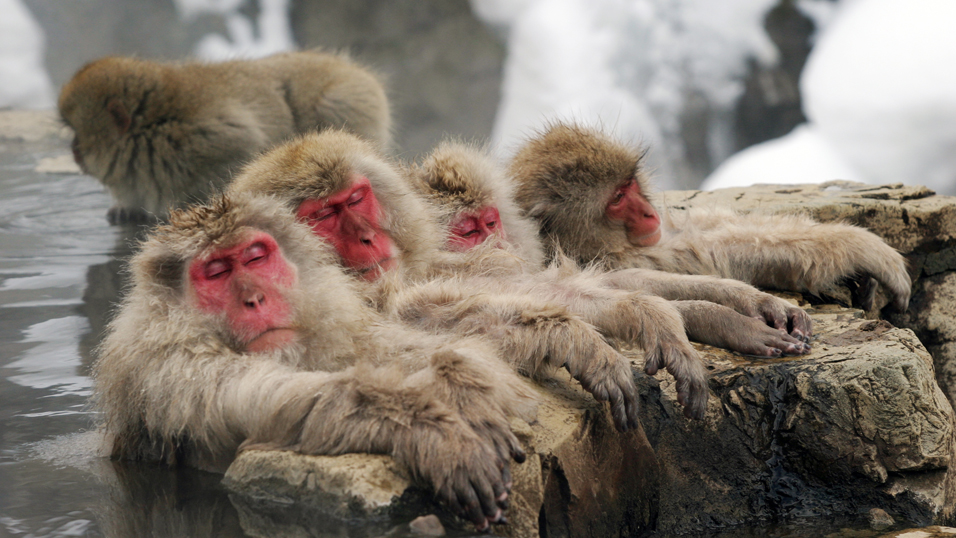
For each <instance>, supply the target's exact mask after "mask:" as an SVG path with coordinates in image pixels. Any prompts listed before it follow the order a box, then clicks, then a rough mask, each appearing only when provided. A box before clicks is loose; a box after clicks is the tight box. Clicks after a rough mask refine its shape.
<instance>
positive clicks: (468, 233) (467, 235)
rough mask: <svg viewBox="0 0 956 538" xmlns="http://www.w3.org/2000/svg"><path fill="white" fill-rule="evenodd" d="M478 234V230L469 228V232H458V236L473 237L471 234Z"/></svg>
mask: <svg viewBox="0 0 956 538" xmlns="http://www.w3.org/2000/svg"><path fill="white" fill-rule="evenodd" d="M477 234H478V230H469V231H467V232H458V236H459V237H471V236H473V235H477Z"/></svg>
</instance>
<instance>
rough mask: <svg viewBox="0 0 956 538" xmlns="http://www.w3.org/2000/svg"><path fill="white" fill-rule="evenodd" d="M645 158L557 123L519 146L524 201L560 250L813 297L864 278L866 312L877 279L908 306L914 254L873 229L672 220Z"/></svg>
mask: <svg viewBox="0 0 956 538" xmlns="http://www.w3.org/2000/svg"><path fill="white" fill-rule="evenodd" d="M641 158H642V153H641V152H640V151H638V150H636V149H634V148H631V147H629V146H626V145H624V144H621V143H619V142H617V141H615V140H613V139H612V138H610V137H608V136H606V135H604V134H603V133H601V132H600V131H598V130H595V129H588V128H585V127H581V126H577V125H568V124H555V125H552V126H550V127H548V128H547V129H545V131H544V132H543V133H541V134H540V135H539V136H536V137H534V138H532V139H531V140H530V141H528V143H527V144H526V145H525V146H524V147H523V148H521V149H520V150H519V151H518V153H517V154H516V155H515V157H514V159H513V160H512V162H511V164H510V170H509V171H510V174H511V175H512V176H513V177H514V180H515V182H516V184H517V187H516V199H517V201H518V205H519V206H520V207H521V208H522V210H523V211H524V213H525V214H526V215H527V216H529V217H531V218H532V219H534V220H535V221H536V222H537V223H538V226H539V227H540V235H541V238H542V239H543V240H544V243H545V246H546V248H547V249H548V251H549V252H550V253H551V255H554V253H556V252H558V250H560V251H561V252H564V253H565V254H567V255H569V256H571V257H573V258H574V259H575V260H577V261H578V262H579V263H580V264H582V265H589V264H595V263H596V264H600V265H601V266H602V267H605V268H607V269H623V268H630V267H637V268H646V269H658V270H662V271H667V272H671V273H683V274H692V275H715V276H720V277H724V278H732V279H737V280H741V281H744V282H747V283H749V284H753V285H755V286H757V287H761V288H772V289H778V290H789V291H801V292H803V291H806V292H810V293H813V294H819V293H821V292H827V291H829V290H831V289H832V288H833V287H835V286H836V285H838V284H839V283H840V282H841V281H843V280H844V279H847V278H862V284H863V285H862V286H861V287H860V293H858V297H857V299H858V300H859V304H860V305H861V306H862V307H863V308H864V309H865V310H870V309H871V307H872V305H873V301H874V296H875V293H876V290H877V286H876V283H877V282H879V284H882V286H883V287H884V288H885V289H886V291H887V293H888V295H889V296H890V300H891V302H892V304H893V305H894V306H895V307H896V308H898V309H900V310H905V309H906V307H907V305H908V303H909V297H910V285H911V282H910V277H909V275H908V274H907V271H906V263H905V260H904V259H903V257H902V256H901V255H900V254H899V253H898V252H896V251H895V250H894V249H893V248H891V247H890V246H889V245H887V244H886V243H885V242H884V241H883V240H882V239H880V238H879V237H877V236H876V235H874V234H873V233H871V232H869V231H867V230H864V229H862V228H859V227H856V226H851V225H847V224H841V223H820V222H816V221H814V220H813V219H810V218H808V217H805V216H797V215H767V214H759V213H749V214H737V213H731V212H719V211H709V212H706V211H693V210H691V211H687V212H686V213H685V214H683V215H681V216H680V218H678V217H677V216H675V215H666V216H667V217H668V218H666V219H663V220H662V219H661V216H660V214H659V213H658V211H657V210H656V209H655V207H654V205H653V204H652V202H651V198H650V196H649V182H648V179H647V177H646V175H645V173H644V172H643V170H641Z"/></svg>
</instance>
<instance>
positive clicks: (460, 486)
mask: <svg viewBox="0 0 956 538" xmlns="http://www.w3.org/2000/svg"><path fill="white" fill-rule="evenodd" d="M433 382H434V372H433V371H432V370H431V369H423V370H420V371H419V372H417V373H414V374H412V375H407V374H406V373H404V372H402V371H400V370H399V369H398V368H389V367H378V368H372V367H365V366H357V367H353V368H350V369H348V370H345V371H343V372H339V373H334V374H328V375H327V376H326V378H325V379H324V380H323V382H322V383H321V384H320V385H318V386H315V387H313V389H312V390H311V391H310V393H309V396H310V397H309V398H308V400H307V402H303V403H305V404H306V409H305V413H304V414H303V413H301V412H299V410H297V409H295V405H293V406H292V407H284V408H283V409H282V412H281V413H280V414H279V416H278V420H275V421H274V423H275V424H280V425H281V424H282V423H287V424H297V425H299V427H298V428H297V429H296V430H295V431H294V436H293V437H291V438H288V437H287V438H283V433H284V432H274V433H273V432H270V430H269V429H268V428H267V429H266V430H264V431H263V432H262V433H263V434H265V435H262V434H259V435H255V436H252V437H250V438H249V439H248V440H247V442H246V443H245V444H244V445H243V447H242V448H243V449H248V448H260V447H266V448H278V449H285V450H295V451H297V452H301V453H304V454H342V453H347V452H369V453H386V454H391V455H392V456H393V457H395V459H396V460H397V461H398V462H399V463H402V464H404V465H406V466H407V467H408V469H409V470H410V471H411V473H412V475H413V476H414V477H415V478H416V479H417V480H419V481H421V482H423V483H425V484H428V485H429V486H431V487H432V488H433V489H434V490H435V492H436V493H437V494H438V495H439V497H440V498H441V500H443V501H444V502H445V503H447V504H448V505H449V506H450V507H451V508H452V509H453V510H454V511H456V512H457V513H459V514H460V515H462V516H463V517H465V518H467V519H469V520H470V521H471V522H472V523H474V524H475V526H476V527H477V528H478V529H479V530H482V529H485V528H487V526H488V524H489V523H491V522H496V521H499V520H500V519H501V517H502V510H503V509H504V508H505V507H506V503H505V501H506V499H507V493H508V490H509V488H510V486H511V479H510V474H509V471H508V466H509V460H510V459H511V458H513V459H515V460H516V461H523V460H524V453H523V452H522V451H521V448H520V445H519V443H518V441H517V439H515V438H514V436H513V435H512V436H511V439H510V440H509V441H510V442H509V450H508V451H507V452H505V453H501V452H499V451H498V450H496V447H495V445H494V444H493V443H492V442H490V441H488V440H486V439H483V438H481V437H480V436H479V435H478V434H476V433H475V431H474V430H473V429H472V428H470V427H469V426H468V424H467V423H466V422H465V421H464V420H463V419H462V417H461V416H460V415H459V414H458V413H457V412H455V410H454V409H452V408H450V407H449V406H448V405H446V404H445V403H444V402H443V401H441V400H440V399H438V398H436V397H435V396H434V395H433V394H432V392H433V388H434V385H433ZM496 418H503V417H496ZM275 440H279V443H278V444H275Z"/></svg>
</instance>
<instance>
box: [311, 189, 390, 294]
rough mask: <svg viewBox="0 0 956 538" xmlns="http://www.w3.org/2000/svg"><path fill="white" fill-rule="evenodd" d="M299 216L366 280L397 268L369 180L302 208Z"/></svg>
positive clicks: (380, 210)
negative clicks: (381, 223)
mask: <svg viewBox="0 0 956 538" xmlns="http://www.w3.org/2000/svg"><path fill="white" fill-rule="evenodd" d="M296 215H297V216H298V217H299V219H301V220H303V221H305V222H306V223H307V224H308V225H309V226H310V227H312V231H313V232H314V233H315V234H316V235H318V236H319V237H322V238H324V239H325V240H326V241H328V242H329V243H331V244H332V247H333V248H335V251H336V252H338V254H339V256H340V257H341V258H342V263H343V264H345V266H346V267H348V268H350V269H354V270H356V271H358V272H359V273H360V274H361V275H362V277H363V278H365V279H366V280H375V279H376V278H378V277H379V276H380V275H381V274H382V273H384V272H385V271H388V270H390V269H392V268H393V267H395V245H394V243H393V242H392V238H391V237H390V236H389V235H388V234H387V233H386V232H385V231H384V230H382V227H381V225H380V223H379V222H380V220H381V215H382V208H381V206H380V205H379V203H378V199H377V198H376V197H375V193H374V192H372V185H371V184H370V183H369V180H368V178H365V177H357V178H356V179H355V180H354V181H353V182H352V185H351V186H349V187H348V188H346V189H343V190H341V191H339V192H337V193H335V194H333V195H331V196H328V197H326V198H313V199H308V200H305V201H304V202H302V203H301V204H300V205H299V209H298V211H296Z"/></svg>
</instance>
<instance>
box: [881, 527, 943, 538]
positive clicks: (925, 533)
mask: <svg viewBox="0 0 956 538" xmlns="http://www.w3.org/2000/svg"><path fill="white" fill-rule="evenodd" d="M952 536H956V528H953V527H940V526H938V525H937V526H932V527H922V528H919V529H906V530H902V531H897V532H891V533H889V534H881V535H880V538H951V537H952Z"/></svg>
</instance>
